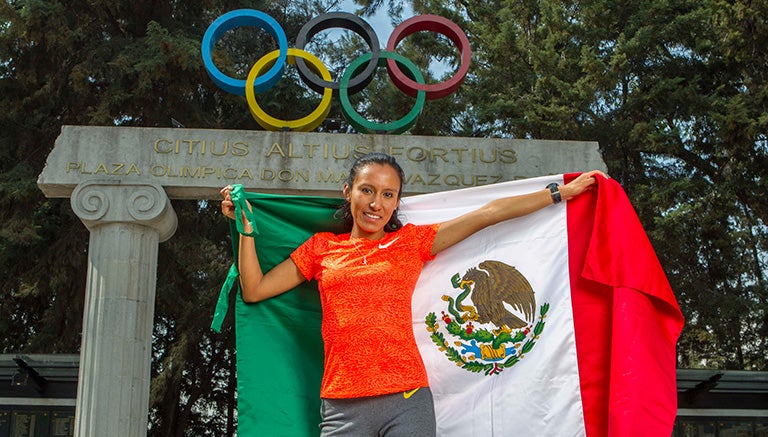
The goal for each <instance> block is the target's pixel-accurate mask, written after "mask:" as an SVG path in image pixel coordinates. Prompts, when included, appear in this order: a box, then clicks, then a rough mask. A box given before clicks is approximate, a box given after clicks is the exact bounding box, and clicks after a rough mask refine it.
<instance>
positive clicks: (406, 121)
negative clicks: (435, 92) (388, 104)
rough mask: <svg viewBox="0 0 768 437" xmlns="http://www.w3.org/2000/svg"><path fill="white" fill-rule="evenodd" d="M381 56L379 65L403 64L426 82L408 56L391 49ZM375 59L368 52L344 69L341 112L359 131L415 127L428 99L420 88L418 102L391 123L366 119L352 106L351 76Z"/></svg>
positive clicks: (393, 130)
mask: <svg viewBox="0 0 768 437" xmlns="http://www.w3.org/2000/svg"><path fill="white" fill-rule="evenodd" d="M380 56H381V57H380V58H379V61H378V66H379V67H383V66H384V65H385V64H386V63H387V62H389V61H393V62H396V63H398V64H401V65H403V66H404V67H405V68H407V69H408V70H409V71H410V72H411V74H412V75H413V76H414V77H415V78H416V81H417V82H419V83H422V84H423V83H424V76H422V74H421V72H420V71H419V67H417V66H416V65H415V64H414V63H413V62H411V60H410V59H408V58H406V57H405V56H402V55H400V54H398V53H394V52H389V51H382V52H381V54H380ZM371 59H373V54H372V53H366V54H364V55H362V56H360V57H359V58H357V59H355V60H354V61H352V63H351V64H349V67H347V69H346V70H344V75H343V76H342V77H341V85H342V87H341V91H340V92H339V100H340V101H341V112H342V114H344V118H346V119H347V121H348V122H349V124H351V125H352V126H353V127H354V128H355V129H357V131H358V132H362V133H365V134H373V133H379V132H390V133H394V134H400V133H403V132H405V131H407V130H408V129H410V128H411V127H413V125H414V124H416V120H417V118H418V117H419V114H421V110H422V108H424V101H425V100H426V94H427V93H426V92H424V91H422V90H419V91H418V93H417V95H416V104H415V105H414V106H413V108H412V109H411V110H410V111H409V112H408V114H406V115H405V116H404V117H403V118H401V119H400V120H397V121H393V122H390V123H374V122H372V121H369V120H366V119H365V118H363V117H361V116H360V115H359V114H358V113H357V111H355V109H354V107H353V106H352V103H351V102H350V101H349V94H351V93H349V92H348V91H347V83H348V82H349V78H350V76H354V75H355V74H357V71H358V70H359V69H360V67H362V65H363V63H364V62H370V60H371Z"/></svg>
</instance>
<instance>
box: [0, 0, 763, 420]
mask: <svg viewBox="0 0 768 437" xmlns="http://www.w3.org/2000/svg"><path fill="white" fill-rule="evenodd" d="M335 4H337V3H334V2H324V1H322V2H311V1H295V2H280V3H275V2H261V1H248V2H232V1H228V0H226V1H223V2H221V1H219V2H213V1H210V0H197V1H190V2H149V1H145V0H139V1H132V2H126V1H122V0H118V1H110V2H105V1H98V0H97V1H91V2H68V1H62V0H58V1H57V0H50V1H45V0H16V1H7V2H2V3H0V23H2V25H0V278H1V279H0V281H2V282H1V286H0V333H1V334H2V335H0V345H2V351H3V352H4V353H15V352H17V353H33V352H46V353H56V352H77V350H78V348H79V341H80V340H79V333H80V329H81V323H82V322H81V320H82V308H83V298H84V296H83V289H84V284H85V281H86V278H85V276H86V270H85V269H86V266H87V249H88V247H87V242H88V231H87V230H86V229H85V227H84V226H83V225H82V223H81V222H80V220H79V219H77V217H75V216H74V215H73V213H72V211H71V208H70V206H69V202H68V201H67V200H66V199H46V198H45V197H44V196H43V195H42V193H41V192H40V190H39V189H38V188H37V186H36V182H35V181H36V178H37V175H38V174H39V173H40V172H41V170H42V168H43V165H44V160H45V158H46V156H47V155H48V152H49V151H50V149H51V148H52V146H53V144H54V141H55V139H56V137H57V135H58V134H59V132H60V128H61V126H62V125H66V124H71V125H133V126H170V125H171V119H175V120H177V121H179V122H180V123H182V124H183V125H185V126H186V127H198V128H227V129H258V126H257V125H256V123H255V122H254V121H253V119H252V118H251V117H250V114H249V113H248V111H247V109H246V105H245V102H244V100H243V98H241V97H237V96H231V95H228V94H226V93H224V92H222V91H220V90H218V89H217V88H216V87H215V86H213V84H212V83H211V81H210V79H209V78H208V77H207V75H206V73H205V71H204V69H203V66H202V62H201V60H200V41H201V39H202V35H203V33H204V31H205V29H206V28H207V26H208V25H209V24H210V23H211V22H212V21H213V20H214V19H215V18H216V17H218V16H219V15H220V14H221V13H223V12H225V11H229V10H232V9H235V8H242V7H245V8H256V9H262V10H266V11H268V12H269V13H271V14H272V15H273V16H276V17H280V18H279V19H278V21H280V22H281V24H283V26H284V27H285V29H286V32H287V33H288V36H289V40H293V39H294V38H295V36H296V34H297V33H298V30H299V29H300V28H301V26H302V25H303V24H304V23H306V21H307V20H308V19H309V18H310V17H312V16H314V15H316V14H317V13H319V12H321V11H324V10H326V9H327V8H329V7H332V6H333V5H335ZM357 4H358V5H360V6H361V9H362V13H371V12H374V11H376V10H379V9H381V8H387V9H388V11H389V13H390V16H391V18H392V19H393V21H399V20H401V19H402V18H404V17H402V16H401V14H402V11H403V9H402V6H403V3H402V2H392V1H388V2H383V1H379V0H375V1H368V0H365V1H363V0H358V1H357ZM411 4H412V7H413V10H415V11H416V13H436V14H439V15H443V16H446V17H448V18H450V19H451V20H453V21H455V22H457V23H459V24H460V26H461V27H462V28H463V29H465V30H466V32H467V34H468V36H469V38H470V41H471V43H472V49H473V64H472V67H471V69H470V75H469V77H468V78H467V80H466V82H465V85H463V86H462V87H461V89H460V90H459V91H458V92H457V93H454V94H453V95H451V96H449V97H447V98H445V99H441V100H437V101H432V102H428V104H427V105H426V106H425V109H424V112H423V114H422V115H421V117H420V119H419V122H418V123H417V125H416V126H415V127H414V128H413V129H412V130H411V132H410V133H411V134H419V135H456V136H502V137H515V138H542V139H567V140H591V141H598V142H599V144H600V148H601V151H602V153H603V156H604V159H605V161H606V163H607V165H608V168H609V171H610V173H611V175H612V176H613V177H614V178H616V179H617V180H619V181H620V182H621V183H622V184H623V186H624V187H625V189H626V190H627V192H628V193H629V195H630V197H631V199H632V201H633V204H634V205H635V207H636V209H637V211H638V215H639V216H640V218H641V220H642V221H643V224H644V226H645V228H646V230H647V231H648V233H649V236H650V238H651V240H652V242H653V244H654V247H655V248H656V251H657V253H658V254H659V256H660V258H661V261H662V264H663V265H664V266H665V269H666V271H667V273H668V276H669V279H670V281H671V283H672V286H673V289H674V290H675V292H676V294H677V296H678V299H679V301H680V304H681V307H682V309H683V311H684V314H685V316H686V320H687V324H686V327H685V330H684V332H683V336H682V338H681V339H680V342H679V365H680V366H682V367H700V366H708V367H717V368H733V369H760V370H765V369H766V368H768V363H767V362H766V357H767V356H768V343H766V340H765V339H766V338H768V316H766V311H768V289H767V288H766V287H767V285H766V267H765V266H766V265H768V262H766V261H768V260H767V258H768V257H767V256H766V253H767V252H766V250H767V249H768V248H766V244H768V243H766V242H768V238H766V237H768V235H766V234H767V233H768V227H766V221H767V220H768V198H767V197H766V196H765V192H766V191H767V189H768V182H767V181H768V178H767V177H766V172H767V171H768V166H766V165H765V163H766V162H767V161H768V160H767V158H768V157H767V156H766V155H767V154H768V115H766V114H768V81H767V80H766V75H767V74H768V73H767V71H766V68H765V66H766V65H768V50H767V49H766V46H765V41H766V40H768V23H767V22H766V21H765V17H766V16H768V2H766V0H760V1H751V2H746V1H729V2H726V1H723V0H706V1H703V2H693V1H690V0H661V1H640V2H611V1H607V0H590V1H586V2H580V3H574V2H567V1H566V2H558V1H553V0H544V1H535V2H534V1H522V2H520V1H509V0H491V1H475V0H472V1H469V0H467V1H463V2H454V1H438V0H416V1H413V2H412V3H411ZM405 18H407V17H405ZM380 37H381V38H382V39H383V40H385V39H386V35H380ZM272 44H273V43H272V42H271V41H270V40H269V38H266V37H265V35H263V34H259V33H258V32H257V33H255V34H254V33H247V32H245V33H241V32H239V31H238V32H230V33H228V35H227V36H226V37H225V38H222V40H221V41H220V43H219V44H218V45H217V49H216V50H215V51H214V59H215V61H216V63H217V66H219V67H220V68H221V69H222V70H224V71H226V72H229V73H231V74H233V75H237V76H238V77H245V74H247V71H248V69H249V68H250V66H251V65H252V61H253V56H261V54H263V53H266V52H267V51H268V50H271V48H272ZM382 45H383V42H382ZM318 46H319V47H320V46H322V41H320V42H319V43H318ZM360 46H361V43H360V41H359V39H355V38H354V37H352V38H348V39H346V40H343V41H342V42H341V44H340V46H339V47H340V50H341V51H342V52H343V56H341V55H342V53H339V51H337V50H336V49H335V48H334V49H333V50H329V51H328V52H327V55H328V56H329V59H330V60H331V61H329V63H331V64H333V63H335V64H336V65H337V67H338V68H337V69H336V70H335V71H336V72H337V74H338V72H340V71H341V69H342V68H343V65H344V63H345V62H349V61H348V59H350V58H351V57H353V56H356V54H357V53H359V52H360V50H363V49H361V47H360ZM318 51H322V49H321V48H318ZM398 52H400V53H402V54H404V55H405V56H407V57H408V58H409V59H412V60H414V61H415V62H416V63H417V65H418V66H419V67H420V68H421V69H422V70H421V71H422V72H425V73H426V75H427V77H428V80H429V81H432V82H435V81H438V80H441V79H442V77H443V75H445V74H451V72H450V71H430V70H428V66H430V65H431V64H432V62H433V61H434V60H439V61H441V62H442V63H443V64H444V65H446V66H447V68H448V69H450V68H456V66H457V64H456V63H457V54H456V53H455V50H454V49H453V47H452V44H451V43H450V42H448V41H446V40H444V39H441V38H432V37H429V36H426V35H414V36H413V37H409V38H407V39H406V40H404V41H402V42H401V43H400V45H399V47H398ZM339 66H341V67H339ZM310 95H311V94H307V93H306V92H305V89H304V88H303V87H302V86H300V85H298V84H297V81H296V80H295V78H294V80H293V81H291V80H287V79H286V80H285V81H284V83H283V82H282V81H281V84H280V85H279V87H278V88H276V89H275V90H273V91H272V92H271V94H267V95H265V96H263V97H261V98H262V99H263V101H262V100H260V103H263V105H264V107H265V108H268V110H269V112H270V114H273V115H275V116H277V117H284V118H296V117H298V115H297V114H304V113H306V112H307V110H308V108H312V107H314V105H315V100H313V99H316V97H310ZM357 104H358V108H359V109H360V112H361V113H363V114H365V115H366V116H367V117H368V118H369V119H372V120H381V121H391V120H394V119H397V118H400V117H401V116H402V115H403V114H405V113H406V112H407V111H408V110H409V109H410V107H411V105H412V104H413V102H412V99H410V98H408V97H404V96H403V95H402V93H400V92H399V91H397V90H396V89H395V88H394V87H393V86H392V85H391V84H390V83H389V81H388V78H387V77H386V74H380V75H379V76H378V77H377V78H376V79H375V80H374V81H373V82H372V83H371V85H369V87H368V88H366V90H365V91H363V93H361V95H360V98H359V99H358V100H357ZM331 118H336V119H338V118H340V112H339V109H338V106H337V105H334V107H333V109H332V114H331ZM323 129H326V130H331V129H339V130H343V126H342V127H341V128H339V127H335V128H331V127H327V126H326V127H323ZM174 208H175V209H176V211H177V213H178V215H179V230H178V231H177V234H176V235H175V236H174V237H173V238H172V239H171V240H169V241H168V242H166V243H163V244H162V245H161V247H160V250H161V255H160V263H159V266H158V279H159V281H158V291H157V306H156V319H155V343H154V345H153V381H152V400H151V412H150V419H151V424H152V428H151V430H150V434H152V435H172V434H173V435H181V434H186V435H231V431H232V426H234V417H233V416H234V413H233V407H234V389H233V387H234V374H233V372H232V367H231V366H232V363H233V358H232V356H233V351H232V343H233V334H232V332H230V331H225V333H224V335H221V336H218V335H212V334H211V332H210V331H209V330H208V326H207V324H208V323H209V319H208V317H200V315H201V314H211V313H212V311H211V309H212V305H213V304H214V302H215V297H214V296H215V294H216V292H217V291H218V286H219V285H220V281H221V280H222V278H223V277H224V276H225V272H226V267H227V263H228V262H229V260H230V257H229V255H228V252H229V247H228V244H229V243H228V241H227V238H228V237H227V229H226V226H225V224H224V222H223V221H222V220H221V218H220V216H219V214H218V212H217V211H216V205H208V204H207V203H205V202H200V203H198V202H177V203H175V204H174ZM536 329H538V326H537V328H536ZM460 362H461V360H460V359H459V361H457V364H458V363H460ZM511 364H514V363H511ZM511 364H510V365H511ZM505 366H506V364H505ZM507 367H508V366H507ZM476 371H485V370H484V369H482V368H478V369H477V370H476ZM210 411H214V412H215V414H210V413H206V412H210Z"/></svg>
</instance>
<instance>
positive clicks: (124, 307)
mask: <svg viewBox="0 0 768 437" xmlns="http://www.w3.org/2000/svg"><path fill="white" fill-rule="evenodd" d="M71 204H72V209H73V210H74V211H75V213H76V214H77V216H78V217H80V219H81V220H82V221H83V223H84V224H85V226H86V227H87V228H88V229H89V230H90V232H91V236H90V241H89V251H88V280H87V284H86V299H85V314H84V316H83V338H82V347H81V351H80V378H79V382H78V396H77V406H76V418H75V429H76V431H75V435H76V436H106V435H109V436H146V434H147V420H148V419H147V410H148V403H149V381H150V364H151V357H150V354H151V345H152V323H153V320H152V319H153V315H154V305H155V288H156V276H157V251H158V244H159V243H160V242H162V241H165V240H167V239H168V238H170V237H171V236H172V235H173V233H174V232H175V230H176V225H177V221H176V220H177V219H176V213H175V212H174V210H173V208H172V207H171V203H170V200H169V199H168V196H166V194H165V191H163V189H162V188H161V187H160V186H159V185H151V184H142V185H114V184H104V183H100V182H86V183H83V184H80V185H78V186H77V187H76V188H75V190H74V191H73V192H72V197H71Z"/></svg>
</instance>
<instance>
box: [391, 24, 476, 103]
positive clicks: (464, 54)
mask: <svg viewBox="0 0 768 437" xmlns="http://www.w3.org/2000/svg"><path fill="white" fill-rule="evenodd" d="M421 31H431V32H437V33H439V34H441V35H444V36H446V37H447V38H448V39H450V40H451V41H453V44H454V45H455V46H456V48H457V49H458V50H459V53H460V54H461V64H460V65H459V69H458V70H456V73H454V75H453V76H451V78H450V79H448V80H446V81H443V82H439V83H434V84H420V83H418V82H416V81H414V80H413V79H411V78H410V77H408V76H407V75H406V74H405V73H403V72H402V70H400V67H399V66H398V65H397V62H395V61H394V60H393V59H387V71H388V72H389V76H390V78H391V79H392V82H393V83H394V84H395V85H396V86H397V88H398V89H399V90H400V91H402V92H404V93H405V94H408V95H409V96H411V97H416V94H417V93H418V92H419V91H424V92H426V93H427V100H435V99H440V98H442V97H445V96H447V95H448V94H451V93H452V92H454V91H456V90H457V89H458V88H459V86H461V83H462V82H464V78H465V77H466V76H467V72H468V71H469V64H470V61H471V59H472V49H471V48H470V46H469V39H468V38H467V35H466V34H465V33H464V32H463V31H462V30H461V28H460V27H459V26H458V25H457V24H456V23H454V22H452V21H451V20H449V19H447V18H444V17H441V16H439V15H417V16H415V17H412V18H409V19H407V20H405V21H403V22H402V23H400V25H399V26H397V27H396V28H395V30H393V31H392V34H391V35H390V36H389V41H387V51H390V52H394V51H395V49H396V48H397V45H398V44H399V43H400V41H402V40H403V39H405V38H406V37H407V36H409V35H411V34H414V33H416V32H421Z"/></svg>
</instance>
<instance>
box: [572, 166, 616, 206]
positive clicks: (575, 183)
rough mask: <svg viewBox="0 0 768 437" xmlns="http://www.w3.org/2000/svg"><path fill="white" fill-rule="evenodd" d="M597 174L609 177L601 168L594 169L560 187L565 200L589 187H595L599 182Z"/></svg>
mask: <svg viewBox="0 0 768 437" xmlns="http://www.w3.org/2000/svg"><path fill="white" fill-rule="evenodd" d="M596 176H602V177H604V178H606V179H608V178H609V176H608V175H607V174H605V173H603V172H602V171H600V170H592V171H588V172H586V173H582V174H580V175H579V176H578V177H577V178H576V179H574V180H572V181H571V182H568V183H567V184H565V185H563V186H562V187H560V196H561V197H562V198H563V200H569V199H573V198H574V197H576V196H578V195H579V194H581V193H583V192H585V191H587V190H588V189H590V188H593V187H594V185H595V184H597V179H596Z"/></svg>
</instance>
